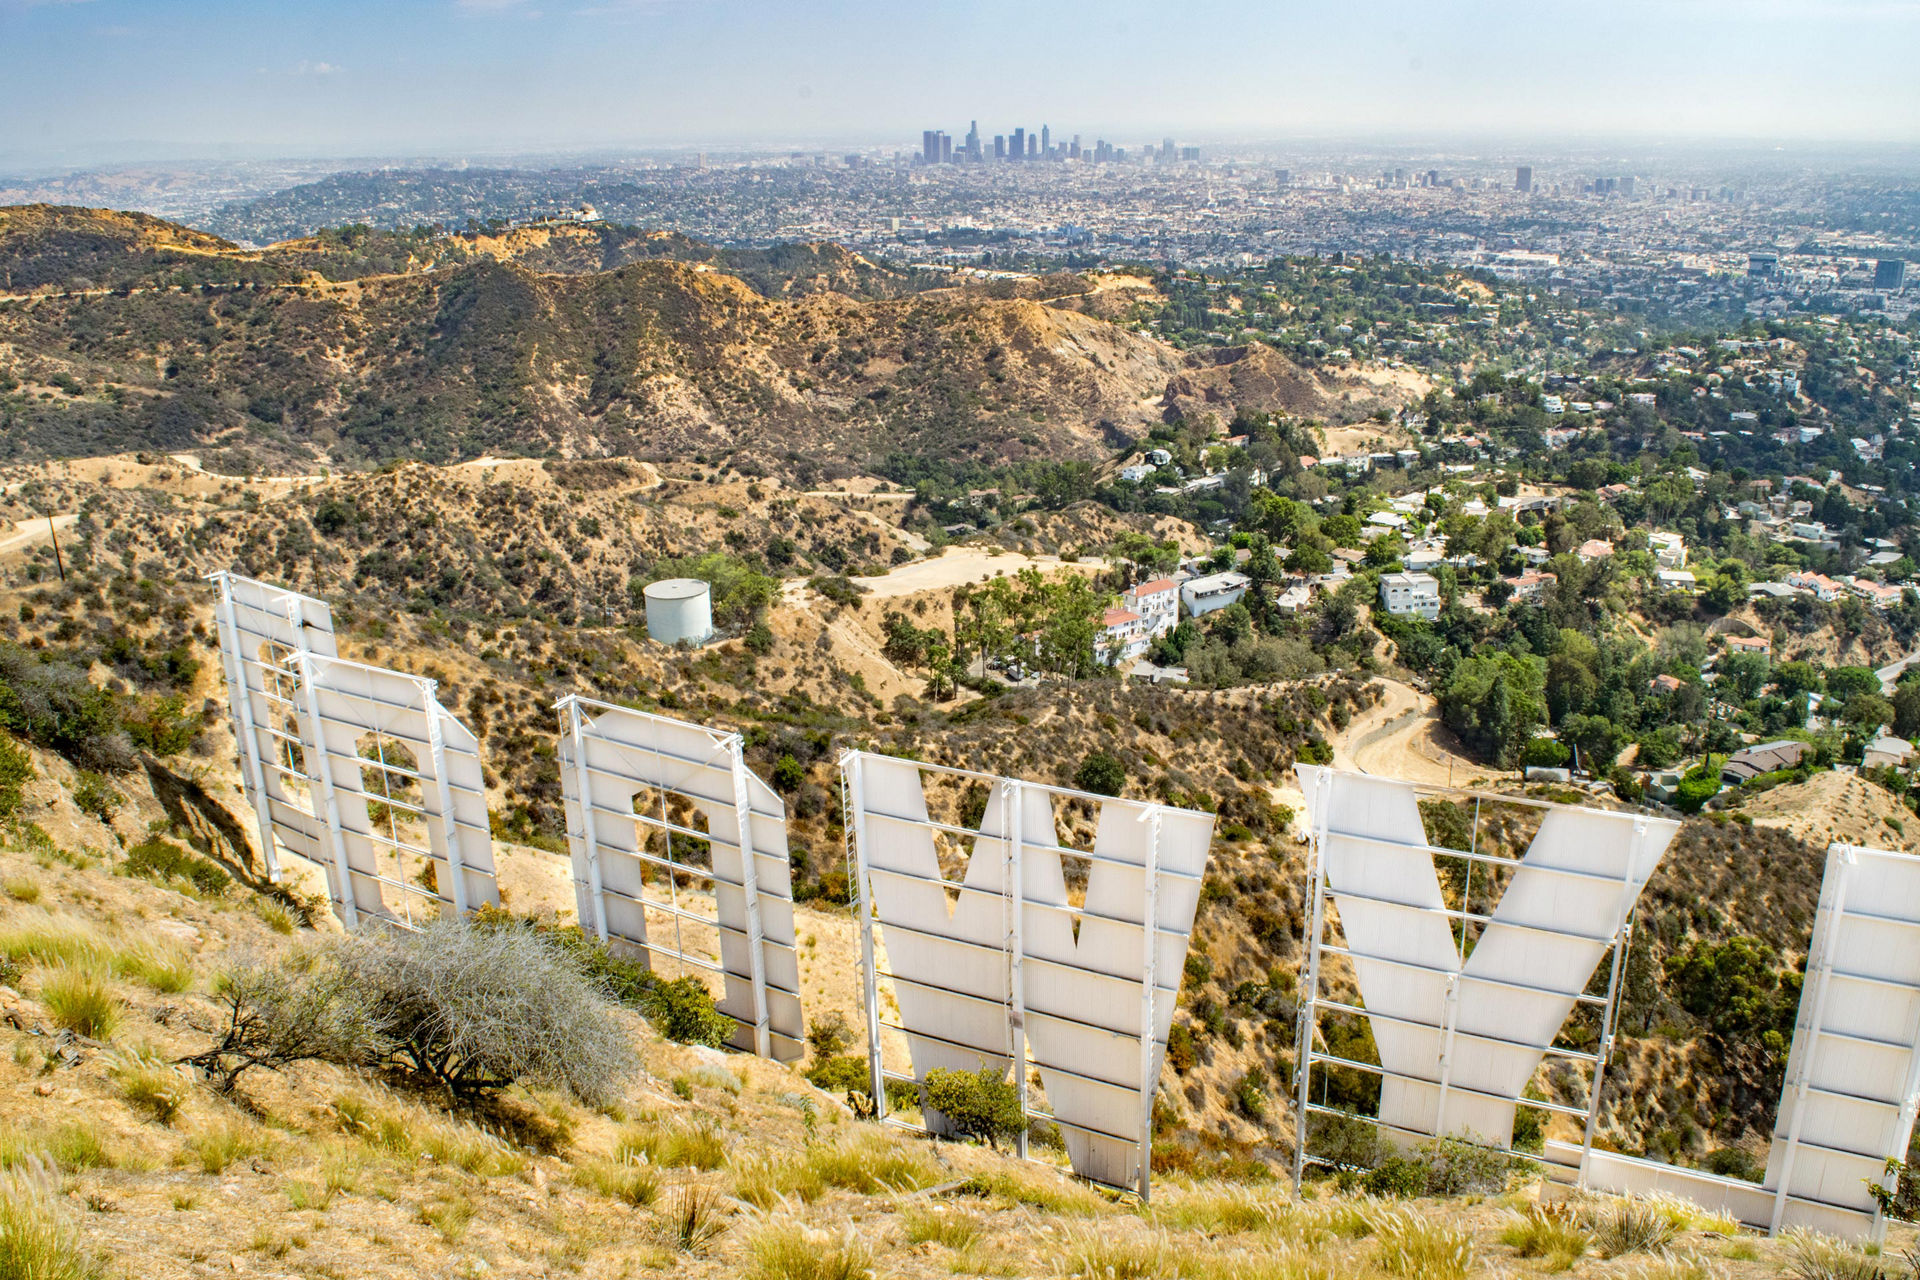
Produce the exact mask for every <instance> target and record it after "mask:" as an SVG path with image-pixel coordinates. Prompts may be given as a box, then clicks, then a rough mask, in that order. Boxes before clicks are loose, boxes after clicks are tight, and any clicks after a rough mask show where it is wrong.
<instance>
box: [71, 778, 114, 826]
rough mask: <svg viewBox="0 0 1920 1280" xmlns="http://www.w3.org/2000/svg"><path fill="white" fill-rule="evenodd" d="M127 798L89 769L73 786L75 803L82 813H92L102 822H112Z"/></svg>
mask: <svg viewBox="0 0 1920 1280" xmlns="http://www.w3.org/2000/svg"><path fill="white" fill-rule="evenodd" d="M126 802H127V801H126V797H125V796H123V795H121V794H120V793H119V792H118V791H116V790H114V788H113V784H112V783H111V782H108V781H107V780H106V779H105V778H104V777H102V776H101V775H99V774H97V773H94V772H93V771H92V770H89V769H82V770H81V771H80V775H79V777H78V778H77V779H75V781H74V784H73V803H74V805H75V807H77V808H78V809H79V810H80V811H81V812H82V813H90V814H92V815H93V816H94V817H96V818H98V819H100V821H102V822H112V821H113V815H114V814H115V813H117V812H118V811H119V809H120V806H121V805H123V804H125V803H126Z"/></svg>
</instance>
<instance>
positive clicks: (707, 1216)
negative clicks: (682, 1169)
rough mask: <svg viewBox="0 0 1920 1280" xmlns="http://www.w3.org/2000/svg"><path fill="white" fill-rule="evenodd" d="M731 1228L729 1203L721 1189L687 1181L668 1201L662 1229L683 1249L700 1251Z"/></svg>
mask: <svg viewBox="0 0 1920 1280" xmlns="http://www.w3.org/2000/svg"><path fill="white" fill-rule="evenodd" d="M726 1229H727V1211H726V1206H725V1205H723V1204H722V1203H721V1199H720V1193H719V1192H717V1191H715V1190H714V1189H713V1188H711V1187H705V1186H701V1185H700V1184H699V1183H697V1182H686V1183H682V1184H681V1185H680V1188H679V1190H677V1191H675V1192H674V1194H673V1198H672V1199H671V1200H669V1201H668V1202H667V1205H666V1212H665V1214H664V1216H663V1218H662V1221H661V1231H662V1233H663V1234H664V1235H665V1237H666V1240H667V1242H668V1243H669V1244H670V1245H672V1246H673V1247H674V1248H676V1249H678V1250H680V1251H681V1252H682V1253H698V1252H700V1250H702V1249H704V1248H706V1247H707V1245H709V1244H711V1243H712V1242H713V1241H714V1240H715V1239H716V1238H718V1237H719V1235H720V1234H721V1233H722V1232H724V1231H725V1230H726Z"/></svg>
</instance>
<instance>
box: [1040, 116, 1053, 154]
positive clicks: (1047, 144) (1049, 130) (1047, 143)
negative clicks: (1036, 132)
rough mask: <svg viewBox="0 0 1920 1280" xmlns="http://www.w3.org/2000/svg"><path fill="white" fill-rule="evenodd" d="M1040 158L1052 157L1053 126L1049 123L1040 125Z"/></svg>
mask: <svg viewBox="0 0 1920 1280" xmlns="http://www.w3.org/2000/svg"><path fill="white" fill-rule="evenodd" d="M1040 158H1041V159H1042V160H1051V159H1053V126H1052V125H1050V124H1043V125H1041V126H1040Z"/></svg>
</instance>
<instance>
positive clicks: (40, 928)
mask: <svg viewBox="0 0 1920 1280" xmlns="http://www.w3.org/2000/svg"><path fill="white" fill-rule="evenodd" d="M0 955H4V956H6V957H7V959H9V960H14V961H18V962H21V963H27V962H31V963H33V964H42V965H56V964H58V965H71V964H91V965H99V964H105V963H107V962H108V961H109V960H111V959H112V956H113V949H112V948H111V947H109V946H108V945H107V943H106V940H105V939H104V938H102V937H101V936H100V932H99V930H97V929H95V928H94V927H93V926H92V925H90V924H88V923H87V922H86V921H84V920H80V919H76V918H75V917H73V916H66V915H54V916H43V917H38V918H35V919H30V920H27V921H24V922H22V923H19V924H15V925H12V926H10V927H8V928H5V929H0Z"/></svg>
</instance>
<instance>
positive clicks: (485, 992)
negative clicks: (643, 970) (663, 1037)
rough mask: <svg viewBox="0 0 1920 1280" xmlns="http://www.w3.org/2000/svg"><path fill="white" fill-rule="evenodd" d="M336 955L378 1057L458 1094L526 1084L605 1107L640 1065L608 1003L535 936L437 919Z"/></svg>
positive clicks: (356, 942) (358, 941)
mask: <svg viewBox="0 0 1920 1280" xmlns="http://www.w3.org/2000/svg"><path fill="white" fill-rule="evenodd" d="M332 955H333V959H334V961H335V963H337V964H338V965H339V968H340V971H341V973H342V975H343V976H344V978H345V980H346V983H347V985H348V986H350V987H351V988H353V989H354V990H357V991H359V992H362V993H364V994H365V996H366V997H367V998H369V999H370V1000H371V1001H372V1005H373V1010H374V1020H375V1023H376V1025H377V1026H378V1028H379V1030H380V1032H381V1033H382V1036H383V1037H384V1045H383V1050H382V1053H381V1057H382V1058H383V1059H384V1060H386V1061H388V1062H390V1063H392V1064H394V1065H398V1066H401V1067H404V1068H406V1069H408V1070H410V1071H412V1072H414V1073H415V1074H417V1075H420V1076H422V1077H425V1078H428V1079H431V1080H433V1081H434V1082H436V1083H437V1084H439V1085H441V1086H443V1087H444V1088H446V1089H447V1090H448V1092H450V1093H452V1094H454V1095H456V1096H467V1097H472V1096H477V1095H485V1094H489V1093H493V1092H496V1091H498V1090H500V1089H504V1088H506V1087H507V1086H508V1085H511V1084H514V1083H516V1082H522V1081H524V1082H531V1083H535V1084H543V1085H548V1086H550V1087H553V1088H557V1089H562V1090H565V1091H566V1092H567V1093H570V1094H572V1095H573V1096H574V1097H575V1098H577V1099H578V1100H579V1101H581V1102H582V1103H585V1104H586V1105H588V1106H607V1105H611V1104H613V1103H615V1102H617V1101H618V1100H619V1098H620V1096H621V1093H622V1088H623V1086H624V1084H625V1081H626V1079H627V1077H628V1076H629V1075H630V1074H631V1073H632V1071H633V1068H634V1066H635V1059H634V1053H633V1049H632V1047H631V1045H630V1044H629V1043H628V1040H627V1036H626V1033H625V1031H624V1030H623V1029H622V1027H621V1026H620V1024H619V1022H618V1020H617V1019H616V1017H615V1016H614V1009H613V1006H612V1005H611V1004H609V1003H608V1001H607V1000H606V999H605V998H604V997H602V996H601V995H600V993H599V992H597V991H596V990H595V989H594V987H593V985H592V984H591V983H590V982H589V981H588V980H587V977H586V975H585V973H584V971H583V970H582V969H581V967H580V965H579V964H578V962H577V961H576V960H574V959H573V958H572V957H570V956H568V955H567V954H566V953H565V952H563V951H561V950H560V949H559V948H558V947H556V946H554V945H553V944H551V943H549V942H548V941H547V940H546V939H545V938H543V937H542V936H541V935H540V934H539V933H538V932H536V931H534V930H531V929H482V928H475V927H473V926H472V925H471V924H468V923H467V922H465V921H460V920H435V921H432V922H430V923H428V924H427V925H425V926H424V927H423V928H421V929H420V930H418V931H417V932H414V933H409V934H360V935H357V936H354V937H351V938H347V939H344V940H343V941H342V942H340V943H339V944H337V945H336V946H335V947H334V948H333V949H332Z"/></svg>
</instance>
